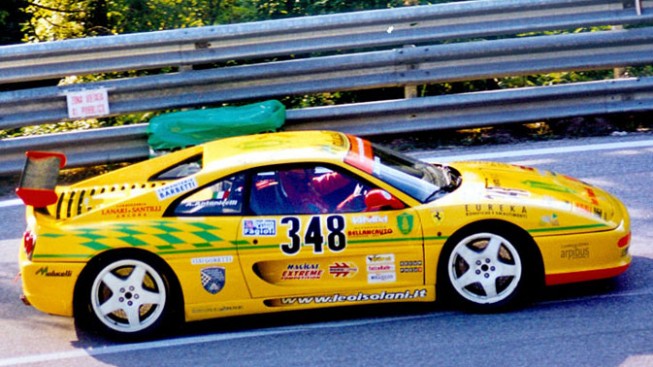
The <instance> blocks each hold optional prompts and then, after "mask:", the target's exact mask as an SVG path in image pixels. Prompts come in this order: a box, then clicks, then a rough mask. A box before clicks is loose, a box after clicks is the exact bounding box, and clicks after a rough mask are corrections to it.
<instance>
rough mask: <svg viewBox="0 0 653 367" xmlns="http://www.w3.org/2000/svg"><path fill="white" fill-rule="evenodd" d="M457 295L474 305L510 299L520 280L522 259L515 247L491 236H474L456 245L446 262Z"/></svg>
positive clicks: (506, 241) (502, 238)
mask: <svg viewBox="0 0 653 367" xmlns="http://www.w3.org/2000/svg"><path fill="white" fill-rule="evenodd" d="M447 268H448V276H449V281H450V282H451V285H452V287H453V289H454V290H455V292H456V293H458V294H459V295H460V296H462V297H463V298H465V299H466V300H468V301H470V302H472V303H473V304H475V305H477V306H478V305H488V304H496V303H499V302H501V301H504V300H507V299H509V298H510V297H511V296H513V295H514V294H515V292H516V291H517V290H518V286H519V285H520V282H521V280H522V272H523V267H522V259H521V255H520V253H519V251H517V249H516V248H515V246H514V245H513V244H512V243H510V241H508V240H506V239H505V238H504V237H501V236H499V235H497V234H494V233H477V234H474V235H471V236H468V237H465V238H464V239H463V240H461V241H460V242H458V243H457V244H456V245H455V247H454V248H453V250H452V251H451V254H450V255H449V257H448V259H447Z"/></svg>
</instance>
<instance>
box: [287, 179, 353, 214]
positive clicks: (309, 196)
mask: <svg viewBox="0 0 653 367" xmlns="http://www.w3.org/2000/svg"><path fill="white" fill-rule="evenodd" d="M279 181H280V183H281V189H282V190H283V194H284V195H285V197H286V198H287V199H288V202H289V204H290V205H291V206H292V207H293V209H294V211H295V212H296V213H297V214H325V213H329V212H333V211H336V212H340V211H345V210H347V209H351V208H350V202H352V201H353V200H354V199H355V198H356V197H360V198H362V196H361V195H360V194H361V192H360V191H361V189H360V185H357V190H355V192H354V193H352V194H351V195H349V196H348V197H347V198H346V199H345V200H342V201H340V202H339V203H337V205H335V204H333V203H328V202H327V201H326V200H324V196H325V195H328V194H331V193H333V192H335V191H337V190H340V189H342V188H344V187H346V186H347V185H349V184H352V183H353V182H354V181H353V180H352V179H350V178H349V177H346V176H344V175H342V174H340V173H338V172H333V171H331V172H326V173H323V174H320V175H317V176H314V175H313V174H312V173H311V170H310V169H304V168H295V169H289V170H284V171H280V172H279ZM359 201H361V200H359Z"/></svg>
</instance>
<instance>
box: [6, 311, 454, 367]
mask: <svg viewBox="0 0 653 367" xmlns="http://www.w3.org/2000/svg"><path fill="white" fill-rule="evenodd" d="M444 314H446V313H443V314H442V315H444ZM425 317H433V316H432V315H431V316H429V315H418V316H399V317H389V318H384V319H365V320H355V321H336V322H326V323H318V324H314V325H298V326H290V327H282V328H275V329H270V330H254V331H240V332H234V333H227V334H214V335H202V336H191V337H182V338H174V339H167V340H157V341H151V342H143V343H131V344H121V345H109V346H101V347H98V348H85V349H75V350H69V351H65V352H57V353H47V354H36V355H27V356H22V357H13V358H5V359H0V366H15V365H21V364H29V363H43V362H50V363H52V362H53V361H61V360H64V359H71V358H84V357H92V356H99V355H104V354H115V353H130V352H138V351H141V350H152V349H159V348H171V347H181V346H185V345H195V344H204V343H215V342H221V341H228V340H236V339H244V338H256V337H261V336H270V335H281V334H291V333H300V332H304V331H306V330H311V329H326V328H341V327H346V326H361V325H367V324H379V323H384V322H394V321H406V320H412V319H420V318H425Z"/></svg>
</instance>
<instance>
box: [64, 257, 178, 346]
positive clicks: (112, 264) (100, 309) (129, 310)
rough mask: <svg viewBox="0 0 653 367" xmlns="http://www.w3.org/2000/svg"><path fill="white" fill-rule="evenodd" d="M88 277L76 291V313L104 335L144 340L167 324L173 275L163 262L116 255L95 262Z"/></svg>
mask: <svg viewBox="0 0 653 367" xmlns="http://www.w3.org/2000/svg"><path fill="white" fill-rule="evenodd" d="M86 279H87V281H86V283H85V284H83V285H82V286H81V287H80V288H79V293H78V294H77V297H78V299H79V301H78V304H79V305H80V306H79V307H80V312H79V313H78V314H77V315H76V316H78V317H79V318H80V319H81V320H85V321H87V322H88V323H89V324H90V325H92V326H93V328H94V329H96V330H99V331H100V332H101V333H102V334H105V335H108V336H111V337H121V338H129V339H141V338H143V337H147V336H151V335H152V334H154V333H156V332H158V331H160V330H161V329H162V328H163V327H164V326H168V325H166V323H167V322H168V321H170V317H171V315H172V310H171V308H172V306H173V301H172V294H171V287H170V274H169V272H168V271H166V270H165V269H164V267H163V266H161V265H160V264H157V263H156V262H154V261H152V260H147V259H145V258H144V257H138V256H130V257H126V258H118V257H113V258H111V259H107V260H105V261H101V262H99V263H97V264H95V266H94V267H93V268H92V269H91V271H90V272H89V274H88V275H87V277H86ZM82 326H85V325H82Z"/></svg>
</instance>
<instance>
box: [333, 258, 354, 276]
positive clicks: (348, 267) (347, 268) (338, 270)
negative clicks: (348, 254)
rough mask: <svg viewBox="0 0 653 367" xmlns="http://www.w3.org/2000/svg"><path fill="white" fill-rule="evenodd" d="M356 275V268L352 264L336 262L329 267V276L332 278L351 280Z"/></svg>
mask: <svg viewBox="0 0 653 367" xmlns="http://www.w3.org/2000/svg"><path fill="white" fill-rule="evenodd" d="M357 273H358V267H357V266H356V264H354V263H348V262H336V263H333V264H331V265H329V274H331V275H332V276H333V277H334V278H353V277H354V276H355V275H356V274H357Z"/></svg>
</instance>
